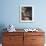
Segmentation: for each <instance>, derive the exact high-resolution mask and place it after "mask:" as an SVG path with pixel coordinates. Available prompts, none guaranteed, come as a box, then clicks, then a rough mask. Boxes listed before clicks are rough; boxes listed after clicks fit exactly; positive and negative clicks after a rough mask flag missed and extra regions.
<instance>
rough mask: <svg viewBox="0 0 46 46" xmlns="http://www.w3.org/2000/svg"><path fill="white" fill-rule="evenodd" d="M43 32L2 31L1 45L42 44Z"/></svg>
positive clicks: (39, 45) (40, 45)
mask: <svg viewBox="0 0 46 46" xmlns="http://www.w3.org/2000/svg"><path fill="white" fill-rule="evenodd" d="M44 36H45V35H44V32H4V33H3V42H2V44H3V46H44Z"/></svg>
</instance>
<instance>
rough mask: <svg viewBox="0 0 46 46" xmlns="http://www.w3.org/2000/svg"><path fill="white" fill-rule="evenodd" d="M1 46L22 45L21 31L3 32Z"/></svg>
mask: <svg viewBox="0 0 46 46" xmlns="http://www.w3.org/2000/svg"><path fill="white" fill-rule="evenodd" d="M3 35H4V36H3V46H23V33H22V32H4V33H3Z"/></svg>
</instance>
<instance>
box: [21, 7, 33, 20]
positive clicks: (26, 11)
mask: <svg viewBox="0 0 46 46" xmlns="http://www.w3.org/2000/svg"><path fill="white" fill-rule="evenodd" d="M22 20H32V7H23V8H22Z"/></svg>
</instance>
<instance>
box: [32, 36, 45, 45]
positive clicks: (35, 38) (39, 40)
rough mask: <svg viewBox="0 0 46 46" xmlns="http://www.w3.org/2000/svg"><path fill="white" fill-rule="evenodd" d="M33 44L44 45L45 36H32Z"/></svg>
mask: <svg viewBox="0 0 46 46" xmlns="http://www.w3.org/2000/svg"><path fill="white" fill-rule="evenodd" d="M32 43H33V44H43V43H44V36H32Z"/></svg>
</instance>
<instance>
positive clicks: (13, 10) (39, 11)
mask: <svg viewBox="0 0 46 46" xmlns="http://www.w3.org/2000/svg"><path fill="white" fill-rule="evenodd" d="M22 4H23V5H25V4H26V5H33V6H34V18H35V21H34V22H31V23H21V22H20V21H19V16H20V12H19V10H20V5H22ZM9 24H13V25H14V26H15V27H16V28H21V29H23V28H29V27H30V28H36V27H40V28H42V29H43V30H44V31H45V32H46V0H0V31H1V29H2V27H3V28H4V27H6V26H7V25H9ZM39 25H40V26H39Z"/></svg>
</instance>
